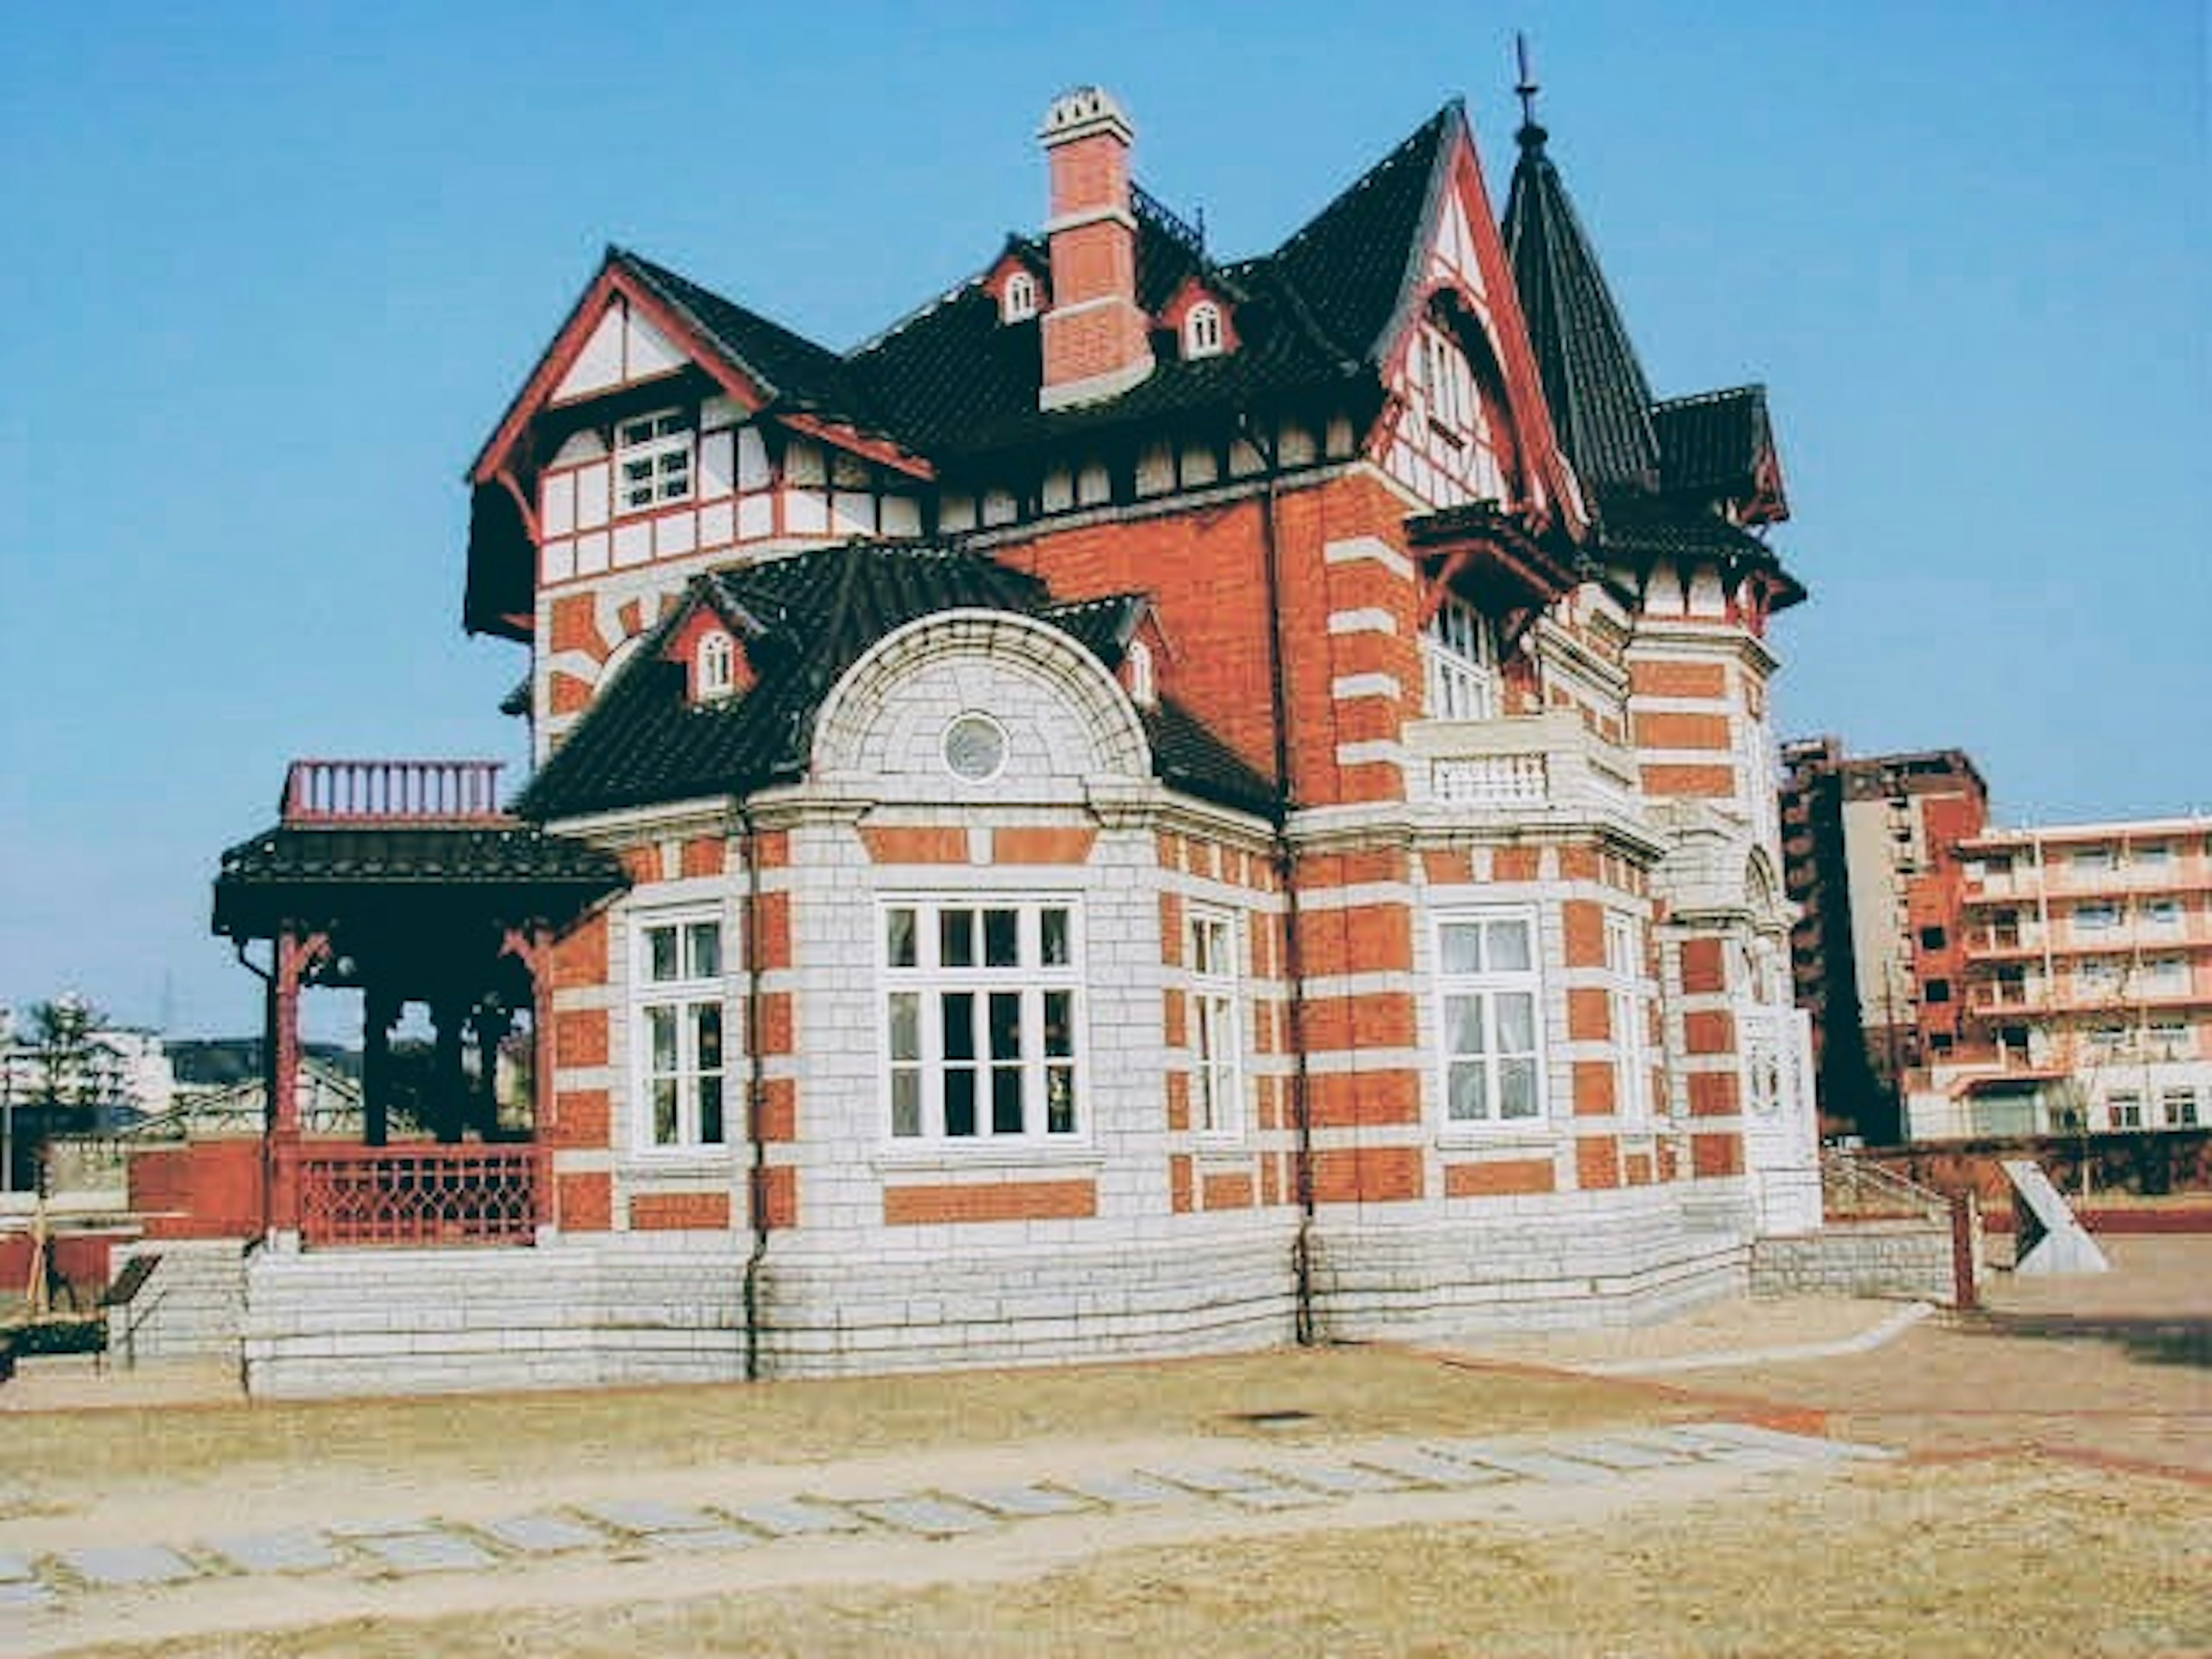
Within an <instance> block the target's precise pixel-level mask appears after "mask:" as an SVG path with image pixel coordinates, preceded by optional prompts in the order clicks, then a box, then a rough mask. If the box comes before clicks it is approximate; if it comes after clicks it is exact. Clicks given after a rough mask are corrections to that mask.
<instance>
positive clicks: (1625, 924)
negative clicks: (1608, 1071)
mask: <svg viewBox="0 0 2212 1659" xmlns="http://www.w3.org/2000/svg"><path fill="white" fill-rule="evenodd" d="M1605 971H1606V978H1607V985H1606V1001H1607V1005H1608V1006H1609V1012H1610V1014H1611V1019H1610V1024H1611V1025H1612V1027H1613V1103H1614V1107H1615V1109H1616V1110H1617V1111H1618V1112H1619V1113H1620V1115H1621V1116H1622V1117H1624V1118H1626V1119H1628V1120H1629V1121H1632V1122H1637V1123H1641V1122H1642V1121H1644V1120H1645V1119H1646V1118H1648V1117H1650V1115H1651V1066H1650V1060H1649V1059H1648V1058H1647V1057H1646V1054H1645V1030H1644V989H1643V987H1644V930H1643V928H1642V927H1639V926H1638V923H1637V921H1636V918H1635V917H1633V916H1625V915H1621V914H1620V913H1619V912H1618V911H1613V910H1608V911H1607V912H1606V916H1605Z"/></svg>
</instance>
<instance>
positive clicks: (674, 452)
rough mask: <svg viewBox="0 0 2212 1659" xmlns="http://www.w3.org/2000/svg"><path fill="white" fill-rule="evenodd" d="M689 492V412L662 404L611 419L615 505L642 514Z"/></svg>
mask: <svg viewBox="0 0 2212 1659" xmlns="http://www.w3.org/2000/svg"><path fill="white" fill-rule="evenodd" d="M690 495H691V417H690V415H689V414H687V413H685V412H684V410H677V409H664V410H660V411H659V412H658V413H657V414H653V415H640V416H635V417H633V418H632V419H629V420H626V421H619V422H616V424H615V510H616V511H617V513H641V512H643V511H644V510H645V509H647V507H655V506H658V505H659V504H660V503H661V502H663V501H687V500H689V499H690Z"/></svg>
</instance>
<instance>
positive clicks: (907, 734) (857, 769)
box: [814, 611, 1152, 802]
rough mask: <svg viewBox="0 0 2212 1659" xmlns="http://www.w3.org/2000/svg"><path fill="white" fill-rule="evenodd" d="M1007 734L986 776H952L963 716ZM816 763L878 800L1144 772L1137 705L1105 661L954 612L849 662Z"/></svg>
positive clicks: (1021, 627)
mask: <svg viewBox="0 0 2212 1659" xmlns="http://www.w3.org/2000/svg"><path fill="white" fill-rule="evenodd" d="M963 714H982V715H985V716H987V718H988V719H989V720H990V721H992V722H994V724H995V725H996V726H997V727H998V728H999V730H1000V732H1002V733H1003V735H1004V753H1003V758H1002V761H1001V763H1000V765H999V767H998V769H997V770H996V771H995V772H994V773H993V774H991V775H989V776H987V777H976V778H963V777H961V776H958V775H956V774H955V773H954V771H953V770H952V769H951V767H950V766H948V765H947V763H946V761H945V733H946V731H947V730H948V729H949V728H950V727H951V725H952V724H953V722H954V721H955V720H958V719H959V718H960V717H961V716H962V715H963ZM814 771H815V775H816V777H817V779H823V780H826V779H829V778H832V777H835V778H836V779H839V780H841V781H849V782H852V783H854V784H860V785H862V786H863V787H866V790H867V791H868V793H872V794H874V795H876V796H877V797H878V798H879V799H923V800H940V799H967V798H969V797H971V796H972V797H975V798H977V799H990V800H992V801H994V802H1004V801H1018V800H1054V801H1057V800H1073V799H1081V793H1082V790H1083V788H1084V787H1085V784H1086V782H1088V781H1095V780H1097V779H1100V778H1102V777H1108V776H1121V777H1133V778H1149V777H1150V775H1151V774H1152V752H1151V748H1150V745H1149V744H1147V743H1146V738H1145V734H1144V728H1143V726H1141V725H1140V724H1139V720H1138V718H1137V714H1136V710H1135V709H1134V708H1133V707H1132V706H1131V704H1130V702H1129V700H1128V698H1127V696H1126V695H1125V694H1124V693H1123V692H1122V690H1121V687H1120V685H1118V684H1116V683H1115V680H1114V678H1113V677H1112V676H1111V675H1109V674H1108V673H1107V671H1106V670H1105V668H1104V666H1103V665H1102V664H1101V663H1100V662H1099V661H1098V660H1097V658H1095V657H1093V656H1092V655H1091V653H1089V652H1087V651H1085V649H1084V648H1083V647H1081V646H1079V645H1078V644H1077V643H1076V642H1075V641H1073V640H1072V639H1070V638H1068V637H1067V635H1064V634H1062V633H1060V631H1059V630H1058V629H1054V628H1051V627H1048V626H1047V625H1046V624H1044V623H1039V622H1036V621H1035V620H1034V619H1032V618H1030V617H1018V616H1014V615H1012V614H1009V613H1006V612H1002V611H946V612H944V613H941V614H939V615H938V616H935V617H925V618H923V619H922V620H921V621H919V622H916V623H909V624H908V625H907V626H906V627H904V628H902V629H897V630H896V631H894V632H893V633H891V634H890V635H886V636H885V637H884V639H883V640H882V641H879V642H878V644H877V646H876V647H875V648H874V649H873V650H872V651H871V652H869V653H868V654H867V655H866V656H865V657H863V658H861V659H860V661H859V662H858V663H856V664H854V666H853V667H852V668H851V669H850V670H849V671H848V672H847V673H846V675H845V677H844V678H843V679H842V680H841V681H840V682H839V683H838V684H837V686H836V688H835V689H834V690H832V691H831V692H830V694H829V698H828V699H827V701H825V702H824V703H823V707H822V711H821V714H820V715H819V717H818V718H817V720H816V723H815V737H814Z"/></svg>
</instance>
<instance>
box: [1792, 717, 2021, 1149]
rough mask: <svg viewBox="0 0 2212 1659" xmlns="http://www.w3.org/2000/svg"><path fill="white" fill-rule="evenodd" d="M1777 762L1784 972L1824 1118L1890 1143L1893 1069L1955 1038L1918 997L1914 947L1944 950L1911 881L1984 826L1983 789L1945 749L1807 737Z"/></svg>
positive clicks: (1833, 1126) (1942, 1014)
mask: <svg viewBox="0 0 2212 1659" xmlns="http://www.w3.org/2000/svg"><path fill="white" fill-rule="evenodd" d="M1782 763H1783V769H1784V775H1783V782H1782V787H1781V792H1780V793H1781V806H1782V856H1783V878H1784V885H1785V887H1786V889H1787V890H1788V893H1789V896H1790V900H1791V902H1793V903H1795V904H1796V906H1797V910H1798V915H1797V919H1796V921H1795V923H1793V925H1792V927H1791V930H1790V971H1791V977H1792V980H1793V982H1794V987H1795V991H1796V999H1797V1006H1799V1007H1800V1008H1802V1009H1804V1010H1806V1011H1807V1012H1808V1013H1809V1015H1810V1016H1811V1018H1812V1024H1813V1044H1814V1057H1815V1065H1816V1066H1817V1068H1818V1074H1819V1078H1820V1111H1821V1118H1822V1127H1823V1128H1824V1129H1825V1130H1826V1131H1827V1132H1828V1133H1856V1134H1859V1135H1862V1136H1864V1137H1865V1138H1866V1139H1869V1140H1874V1141H1877V1142H1880V1141H1888V1140H1894V1139H1898V1138H1899V1136H1900V1135H1901V1133H1902V1132H1903V1128H1904V1124H1903V1119H1902V1115H1901V1113H1900V1110H1899V1097H1900V1092H1899V1082H1900V1079H1902V1077H1903V1076H1904V1074H1905V1072H1906V1071H1907V1070H1908V1069H1910V1068H1911V1067H1913V1066H1919V1065H1922V1064H1923V1063H1924V1062H1925V1061H1926V1060H1929V1058H1931V1057H1933V1054H1932V1052H1931V1050H1940V1051H1942V1052H1948V1049H1949V1048H1951V1046H1952V1045H1953V1044H1954V1042H1955V1036H1956V1031H1955V1019H1954V1010H1952V1009H1951V1008H1949V1007H1948V1006H1945V1005H1944V1004H1942V1003H1937V1004H1935V1005H1932V1006H1931V1005H1929V1002H1928V1000H1927V998H1926V996H1925V995H1923V990H1922V985H1921V975H1920V972H1919V966H1920V963H1921V962H1922V960H1923V951H1936V950H1940V949H1941V948H1942V947H1941V946H1940V945H1930V944H1929V939H1930V937H1931V936H1930V935H1929V933H1927V932H1926V930H1925V927H1923V924H1922V922H1921V921H1920V920H1919V918H1917V916H1916V915H1915V913H1914V909H1913V892H1914V884H1915V883H1916V882H1917V881H1918V880H1919V879H1921V878H1923V877H1924V876H1927V875H1928V874H1929V873H1930V872H1934V871H1936V870H1938V869H1939V868H1943V867H1946V864H1947V860H1948V858H1949V856H1950V854H1949V848H1950V847H1951V846H1952V844H1953V843H1954V842H1957V841H1958V840H1959V839H1960V838H1961V837H1963V836H1972V835H1976V834H1978V833H1979V832H1980V831H1981V830H1982V829H1983V828H1984V826H1985V825H1986V823H1987V822H1988V817H1989V792H1988V789H1987V788H1986V787H1985V786H1984V783H1983V781H1982V776H1981V774H1980V773H1979V772H1978V771H1977V770H1976V769H1975V767H1974V763H1973V762H1972V760H1971V759H1969V758H1968V757H1966V755H1965V754H1964V753H1962V752H1961V751H1960V750H1956V749H1941V750H1923V751H1920V752H1917V753H1913V754H1899V755H1870V756H1862V757H1847V756H1846V755H1845V754H1844V746H1843V744H1842V742H1841V741H1840V740H1839V739H1838V738H1833V737H1818V738H1802V739H1799V740H1797V741H1795V742H1791V743H1787V744H1784V745H1783V749H1782ZM1946 938H1947V939H1948V935H1947V936H1946ZM1927 959H1928V960H1930V961H1936V960H1940V958H1938V957H1929V958H1927ZM1946 994H1948V992H1947V993H1946Z"/></svg>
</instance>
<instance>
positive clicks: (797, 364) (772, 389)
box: [607, 247, 868, 425]
mask: <svg viewBox="0 0 2212 1659" xmlns="http://www.w3.org/2000/svg"><path fill="white" fill-rule="evenodd" d="M607 258H609V260H611V262H612V263H614V264H617V265H618V266H620V267H621V268H622V269H623V270H626V271H628V272H629V274H630V275H631V276H634V277H635V278H636V279H637V280H638V281H639V282H641V283H644V284H645V285H646V287H647V288H649V289H652V290H653V292H654V293H655V294H657V295H659V296H660V298H661V299H662V300H664V301H666V302H667V303H668V304H669V305H671V306H673V307H675V308H676V309H677V310H678V312H679V313H682V314H683V315H684V316H686V317H688V318H689V319H690V320H691V321H692V323H694V324H695V325H696V326H697V327H698V329H699V331H700V332H701V333H702V334H704V335H705V336H706V337H708V339H710V340H712V341H713V342H714V343H715V345H717V346H718V347H720V349H721V350H722V351H723V353H724V354H725V355H726V356H727V357H728V358H729V360H730V361H731V362H732V363H733V364H734V365H736V367H738V368H739V369H741V370H743V371H744V374H746V375H747V377H748V378H750V379H751V380H754V381H756V382H757V383H758V384H759V385H760V386H761V388H762V390H763V391H764V392H767V393H768V394H769V398H770V399H771V401H773V402H775V403H776V404H781V405H782V406H783V407H785V408H795V409H799V410H806V411H808V412H811V413H819V414H828V415H834V416H838V417H840V418H842V419H844V420H848V421H853V422H858V423H860V424H862V425H866V424H868V422H867V419H866V415H867V410H866V401H865V399H863V398H861V396H860V391H859V388H858V387H857V386H854V384H853V380H852V376H851V374H850V373H849V372H848V369H847V368H846V365H845V360H844V359H843V358H842V357H840V356H838V355H837V354H836V352H834V351H831V350H829V349H827V348H826V347H823V346H818V345H817V344H815V343H814V342H813V341H811V340H810V339H808V338H807V337H805V335H803V334H797V333H793V331H791V330H790V329H787V328H786V327H784V326H783V325H782V324H781V323H775V322H770V321H769V319H767V318H765V317H763V316H762V315H760V313H757V312H753V311H748V310H746V309H745V308H744V307H743V306H741V305H738V304H736V303H735V302H734V301H729V300H726V299H724V298H723V297H722V296H721V295H719V294H716V293H714V291H713V290H712V289H704V288H702V287H700V286H699V284H698V283H695V282H692V281H690V279H689V278H688V277H684V276H678V275H677V274H676V273H675V272H674V271H672V270H668V269H666V268H665V266H661V265H657V264H653V261H652V260H650V259H647V258H642V257H641V256H640V255H638V254H635V253H632V252H629V251H628V250H627V249H623V248H618V247H611V248H609V249H608V250H607Z"/></svg>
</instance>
